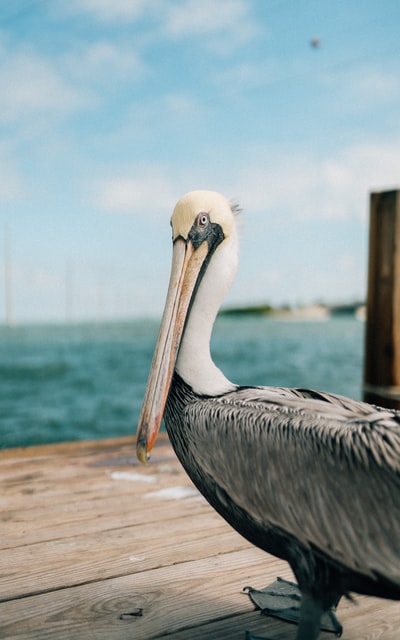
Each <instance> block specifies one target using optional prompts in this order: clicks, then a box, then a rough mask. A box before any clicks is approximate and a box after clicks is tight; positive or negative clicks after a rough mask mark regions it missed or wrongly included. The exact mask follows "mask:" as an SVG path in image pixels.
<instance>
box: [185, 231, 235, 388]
mask: <svg viewBox="0 0 400 640" xmlns="http://www.w3.org/2000/svg"><path fill="white" fill-rule="evenodd" d="M238 253H239V251H238V239H237V233H236V230H235V231H234V233H233V234H232V235H231V236H230V237H229V238H228V239H225V240H224V241H223V242H222V244H221V245H220V246H219V247H218V248H217V249H216V251H215V253H214V255H213V256H212V258H211V260H210V263H209V264H208V267H207V270H206V272H205V274H204V276H203V279H202V281H201V283H200V286H199V288H198V290H197V293H196V294H195V299H194V301H193V305H192V308H191V310H190V313H189V318H188V320H187V324H186V328H185V332H184V335H183V338H182V342H181V346H180V349H179V354H178V358H177V361H176V371H177V372H178V373H179V375H180V376H181V378H182V379H183V380H184V381H185V382H186V383H187V384H189V385H190V386H191V387H192V389H193V391H195V393H198V394H201V395H211V396H213V395H220V394H222V393H227V392H229V391H233V389H235V388H236V385H234V384H233V383H232V382H230V381H229V380H228V378H226V377H225V376H224V374H223V373H222V371H221V370H220V369H218V367H217V366H216V365H215V364H214V362H213V360H212V358H211V354H210V340H211V333H212V328H213V325H214V321H215V318H216V316H217V313H218V310H219V308H220V306H221V302H222V300H223V298H224V296H225V294H226V292H227V290H228V289H229V287H230V285H231V283H232V281H233V278H234V276H235V273H236V268H237V262H238Z"/></svg>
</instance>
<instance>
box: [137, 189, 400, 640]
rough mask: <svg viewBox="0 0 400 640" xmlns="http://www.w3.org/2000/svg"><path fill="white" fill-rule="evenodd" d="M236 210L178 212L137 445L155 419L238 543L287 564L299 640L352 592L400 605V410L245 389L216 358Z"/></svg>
mask: <svg viewBox="0 0 400 640" xmlns="http://www.w3.org/2000/svg"><path fill="white" fill-rule="evenodd" d="M235 213H236V211H235V208H234V207H231V206H230V204H229V202H228V201H227V200H226V199H225V198H224V197H223V196H222V195H220V194H218V193H215V192H211V191H194V192H192V193H189V194H187V195H186V196H184V197H183V198H182V199H181V200H180V201H179V202H178V204H177V205H176V207H175V209H174V212H173V214H172V219H171V225H172V239H173V257H172V271H171V277H170V283H169V289H168V294H167V300H166V305H165V310H164V315H163V318H162V323H161V328H160V334H159V338H158V342H157V346H156V349H155V354H154V359H153V363H152V368H151V372H150V376H149V381H148V386H147V390H146V395H145V398H144V403H143V409H142V413H141V416H140V421H139V427H138V435H137V455H138V457H139V459H140V460H141V461H142V462H146V461H147V459H148V455H149V451H150V450H151V448H152V446H153V444H154V441H155V438H156V436H157V433H158V430H159V427H160V424H161V421H162V419H163V416H164V419H165V424H166V427H167V431H168V434H169V437H170V439H171V442H172V445H173V447H174V449H175V452H176V454H177V456H178V458H179V460H180V461H181V463H182V465H183V466H184V468H185V470H186V472H187V473H188V475H189V476H190V478H191V479H192V481H193V482H194V484H195V485H196V486H197V487H198V489H199V490H200V491H201V493H202V494H203V495H204V496H205V497H206V499H207V500H208V501H209V503H210V504H211V505H212V506H213V507H214V508H215V509H216V510H217V511H218V512H219V513H220V514H221V515H222V516H223V517H224V518H225V519H226V520H227V521H228V522H229V523H230V524H231V525H232V526H233V527H234V528H235V529H236V530H237V531H238V532H239V533H240V534H242V535H243V536H244V537H245V538H247V539H248V540H249V541H250V542H251V543H253V544H255V545H257V546H258V547H260V548H261V549H264V550H265V551H267V552H269V553H272V554H273V555H275V556H278V557H279V558H283V559H285V560H287V561H288V563H289V564H290V566H291V568H292V570H293V573H294V575H295V576H296V579H297V581H298V584H299V587H300V590H301V606H300V620H299V626H298V631H297V636H296V637H297V640H315V639H316V638H318V635H319V628H320V619H321V615H322V613H323V612H324V611H326V610H328V609H329V608H330V607H331V606H332V605H334V604H335V603H336V602H337V601H338V600H339V598H340V597H341V596H342V595H344V594H349V593H350V592H352V591H355V592H358V593H362V594H367V595H368V594H369V595H374V596H380V597H384V598H392V599H400V413H396V412H394V411H389V410H383V409H380V408H377V407H374V406H371V405H368V404H366V403H363V402H357V401H354V400H350V399H347V398H344V397H341V396H336V395H331V394H328V393H322V392H316V391H311V390H303V389H286V388H274V387H241V386H238V385H235V384H233V383H232V382H230V381H229V380H228V379H227V378H226V377H225V376H224V375H223V373H222V372H221V371H220V370H219V369H218V368H217V367H216V365H215V364H214V363H213V361H212V359H211V356H210V336H211V331H212V326H213V323H214V319H215V317H216V314H217V312H218V309H219V306H220V303H221V301H222V298H223V296H224V294H225V292H226V291H227V289H228V287H229V286H230V284H231V282H232V279H233V276H234V273H235V271H236V266H237V262H238V233H237V226H236V217H235Z"/></svg>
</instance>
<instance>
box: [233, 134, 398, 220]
mask: <svg viewBox="0 0 400 640" xmlns="http://www.w3.org/2000/svg"><path fill="white" fill-rule="evenodd" d="M399 167H400V140H392V141H391V142H386V143H375V142H370V143H367V142H366V143H364V144H358V145H353V146H351V147H348V148H347V149H343V150H341V151H340V152H337V153H336V154H333V155H331V156H326V157H325V158H321V157H314V156H313V155H312V154H310V153H309V154H307V153H305V154H299V153H297V154H294V153H282V152H281V153H276V152H275V150H273V149H269V150H268V153H265V154H264V157H263V155H262V154H261V156H260V155H259V157H258V162H257V164H256V165H250V166H249V165H247V166H246V167H245V169H242V168H237V169H236V170H235V176H234V182H233V183H232V184H233V185H234V189H235V195H237V197H238V198H239V199H240V200H241V201H242V203H243V205H244V206H245V208H247V209H249V210H252V211H254V212H259V213H265V212H268V211H270V212H273V211H274V210H275V211H276V210H279V211H285V212H286V214H288V215H289V216H290V217H300V218H302V217H309V218H312V217H315V218H348V217H364V216H365V214H366V210H367V208H366V202H367V197H368V193H369V192H370V191H373V190H385V189H387V188H394V187H396V185H397V187H398V186H399V185H400V173H399Z"/></svg>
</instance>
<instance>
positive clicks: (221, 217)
mask: <svg viewBox="0 0 400 640" xmlns="http://www.w3.org/2000/svg"><path fill="white" fill-rule="evenodd" d="M199 218H200V219H201V220H202V225H200V227H199V225H198V224H197V225H196V221H197V222H199V221H200V220H199ZM206 218H207V220H206ZM233 225H234V215H233V211H232V207H231V205H230V203H229V202H228V200H227V199H226V198H225V197H224V196H222V195H221V194H220V193H217V192H216V191H191V192H190V193H187V194H186V195H185V196H183V198H181V199H180V200H179V201H178V203H177V204H176V206H175V209H174V211H173V214H172V217H171V226H172V239H173V240H174V241H175V240H176V239H177V238H178V237H181V238H184V239H187V238H188V237H189V234H190V233H192V237H193V234H194V233H196V231H195V229H196V226H197V227H199V231H200V230H201V227H203V229H204V230H205V228H206V226H207V227H208V232H207V233H208V234H210V231H211V230H212V228H213V227H214V232H215V227H216V226H218V227H219V229H220V231H221V232H222V236H223V239H226V238H229V237H230V235H231V234H232V229H233ZM199 239H200V235H199ZM221 239H222V238H221Z"/></svg>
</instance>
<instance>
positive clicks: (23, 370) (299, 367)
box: [0, 316, 364, 448]
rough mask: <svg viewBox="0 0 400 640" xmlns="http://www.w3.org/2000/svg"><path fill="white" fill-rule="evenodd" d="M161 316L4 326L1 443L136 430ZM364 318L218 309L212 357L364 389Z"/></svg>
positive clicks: (242, 378) (233, 375)
mask: <svg viewBox="0 0 400 640" xmlns="http://www.w3.org/2000/svg"><path fill="white" fill-rule="evenodd" d="M158 324H159V323H158V322H154V321H149V320H146V321H131V322H125V323H109V324H74V325H68V326H62V325H32V326H19V327H14V328H12V329H7V328H2V329H0V447H1V448H5V447H15V446H26V445H32V444H42V443H49V442H60V441H68V440H84V439H98V438H110V437H117V436H123V435H129V434H134V433H135V431H136V424H137V420H138V417H139V412H140V407H141V402H142V399H143V394H144V390H145V386H146V381H147V376H148V371H149V367H150V364H151V359H152V355H153V350H154V345H155V341H156V338H157V333H158ZM363 349H364V323H363V322H360V321H359V320H356V319H353V318H347V317H345V318H332V319H329V320H324V321H309V320H305V321H304V320H303V321H293V320H282V319H273V318H271V317H250V316H243V317H240V316H237V317H225V316H221V317H219V318H218V319H217V322H216V325H215V328H214V334H213V339H212V353H213V357H214V360H215V362H216V363H217V364H218V366H219V367H220V368H221V369H223V371H224V373H225V374H226V375H227V377H228V378H229V379H230V380H232V381H233V382H237V383H240V384H245V385H253V384H254V385H260V384H261V385H278V386H300V387H311V388H314V389H318V390H325V391H331V392H335V393H340V394H344V395H347V396H350V397H352V398H356V399H360V398H361V386H362V367H363Z"/></svg>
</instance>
